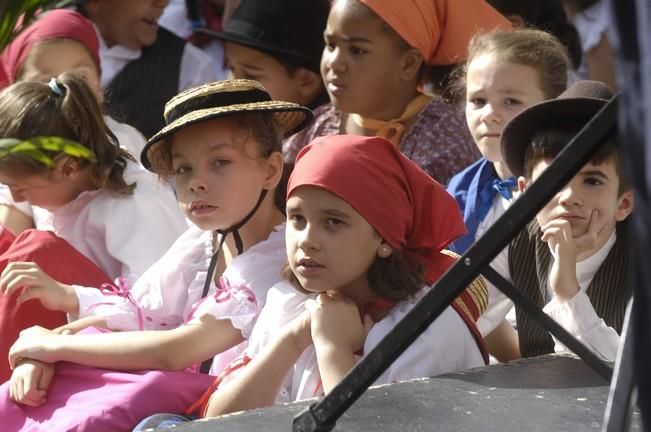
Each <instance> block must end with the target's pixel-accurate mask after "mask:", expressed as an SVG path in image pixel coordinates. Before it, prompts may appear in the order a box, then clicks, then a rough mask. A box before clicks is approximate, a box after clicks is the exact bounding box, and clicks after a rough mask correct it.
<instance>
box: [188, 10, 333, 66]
mask: <svg viewBox="0 0 651 432" xmlns="http://www.w3.org/2000/svg"><path fill="white" fill-rule="evenodd" d="M329 11H330V1H329V0H242V2H241V3H240V5H239V6H238V7H237V9H236V10H235V12H233V16H232V17H231V18H230V19H229V20H228V21H227V22H226V26H225V27H224V30H223V31H221V32H213V31H210V30H207V29H199V30H197V31H198V32H200V33H203V34H207V35H210V36H214V37H216V38H217V39H220V40H223V41H228V42H234V43H237V44H240V45H244V46H247V47H249V48H253V49H256V50H258V51H262V52H263V53H265V54H269V55H271V56H273V57H278V58H280V59H282V60H285V61H288V62H291V63H293V64H295V65H297V66H301V67H304V68H306V69H310V70H312V71H314V72H316V73H317V74H318V73H319V63H320V61H321V53H322V52H323V45H324V42H323V31H324V30H325V27H326V21H327V20H328V12H329Z"/></svg>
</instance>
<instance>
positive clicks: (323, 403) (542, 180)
mask: <svg viewBox="0 0 651 432" xmlns="http://www.w3.org/2000/svg"><path fill="white" fill-rule="evenodd" d="M617 100H618V96H615V97H614V98H613V99H612V100H611V101H609V102H608V103H607V104H606V105H605V106H604V107H603V108H602V109H601V110H600V111H599V112H598V113H597V114H596V115H595V116H594V117H593V118H592V120H591V121H590V122H588V124H587V125H586V126H585V127H584V128H583V129H581V131H579V133H578V134H577V135H576V136H575V137H574V138H573V139H572V140H571V142H570V143H569V145H568V146H567V147H566V148H564V149H563V151H562V152H561V153H560V154H559V155H558V157H557V158H556V159H555V160H554V162H553V163H552V164H551V165H550V166H549V167H548V168H547V169H546V170H545V171H544V172H543V173H542V174H541V176H540V177H539V178H538V179H537V180H536V181H535V182H533V183H532V184H531V186H530V187H529V188H528V189H527V192H526V193H524V194H522V196H520V198H518V199H517V200H516V201H515V202H514V203H513V205H512V206H511V207H510V208H509V209H508V210H507V211H506V212H505V213H504V214H503V215H502V217H500V218H499V220H498V221H497V222H496V223H495V224H494V225H493V226H492V227H490V228H489V229H488V230H487V231H486V233H485V234H484V235H483V236H482V237H481V238H479V239H478V240H477V242H476V243H475V244H474V245H473V246H471V247H470V249H468V251H467V252H466V253H465V254H464V255H463V256H462V257H461V258H460V259H459V261H458V262H457V263H456V264H455V265H454V266H452V267H451V268H450V269H449V270H448V271H447V272H446V273H445V274H444V275H443V276H442V277H441V278H440V279H439V281H438V282H436V283H435V284H434V287H435V289H431V290H430V291H429V292H428V293H427V294H426V295H425V296H424V297H423V298H422V299H421V300H420V301H419V302H418V303H417V304H416V305H415V306H414V308H413V309H412V310H411V311H410V312H409V313H408V314H407V315H406V316H405V317H404V318H403V319H402V320H401V321H400V322H398V324H396V326H395V327H394V328H393V329H392V330H391V331H390V332H389V333H388V334H387V335H386V336H385V337H384V339H382V341H380V343H379V344H378V345H377V346H376V347H375V348H374V349H373V350H371V351H370V352H369V353H368V354H367V355H366V356H365V357H364V358H363V359H362V360H361V361H360V362H359V363H358V364H357V365H356V366H355V367H354V368H353V369H352V370H351V371H350V372H349V373H348V374H347V375H346V376H345V377H344V378H343V379H342V381H341V382H340V383H339V384H338V385H337V386H336V387H335V388H333V389H332V391H331V392H330V393H329V394H328V395H326V396H325V397H324V398H323V399H321V400H320V401H319V402H317V403H315V404H313V405H311V406H310V407H308V408H307V409H306V410H304V411H303V412H301V413H300V414H298V415H297V416H296V417H295V418H294V421H293V425H292V428H293V431H294V432H320V431H329V430H331V429H332V428H334V426H335V424H336V422H337V420H338V419H339V417H341V416H342V415H343V414H344V412H346V410H347V409H348V408H349V407H350V406H351V405H352V404H353V403H354V402H355V401H356V400H357V399H358V398H359V397H360V396H361V395H362V394H363V393H364V392H365V391H366V389H367V388H368V387H369V386H370V385H371V384H373V382H375V380H377V378H378V377H379V376H380V375H381V374H382V373H383V372H384V371H385V370H386V369H387V368H388V367H389V366H390V365H391V363H393V361H394V360H395V359H396V358H398V356H400V354H402V353H403V352H404V351H405V350H406V349H407V348H408V347H409V345H411V343H412V342H413V341H414V340H416V338H417V337H418V336H419V335H420V334H421V333H422V332H423V331H425V329H427V327H428V326H429V325H430V324H431V323H432V322H433V321H434V320H435V319H436V318H437V317H438V316H439V315H440V314H441V313H442V312H443V310H445V308H447V307H448V306H449V305H450V303H451V302H452V301H453V300H454V299H455V298H456V297H457V296H459V295H460V294H461V293H462V291H463V290H464V289H465V288H466V286H467V285H468V284H469V283H470V282H471V281H472V280H473V279H475V278H476V277H477V276H478V275H479V274H480V273H482V274H484V275H485V276H487V279H488V280H489V281H491V282H493V283H494V284H495V285H496V286H497V287H498V288H499V289H502V290H503V291H504V293H505V294H506V295H507V296H509V297H510V298H511V300H513V301H514V303H515V304H517V305H519V306H520V307H522V308H523V309H524V310H525V311H527V313H530V314H531V316H532V318H533V319H535V320H537V321H538V322H539V323H540V324H541V325H542V326H543V327H545V329H546V330H548V331H549V332H550V333H551V334H552V335H554V336H555V337H556V338H557V339H559V340H560V341H561V342H563V343H564V344H565V345H566V346H567V347H568V348H570V349H571V350H572V351H574V353H575V354H577V355H578V356H579V357H581V358H582V359H583V360H584V361H585V362H586V363H587V364H588V365H589V366H590V367H592V368H593V369H594V370H595V371H596V372H597V373H598V374H599V375H601V376H602V377H604V379H606V380H609V379H610V377H611V376H612V368H611V366H610V365H609V364H608V363H606V362H603V361H602V360H600V359H599V358H598V357H597V356H596V355H595V354H593V353H592V352H591V351H590V350H589V349H588V348H587V347H585V346H584V345H583V344H582V343H581V342H580V341H578V340H577V339H576V338H574V337H573V336H572V335H570V334H569V333H567V332H566V331H565V330H564V329H563V328H562V327H561V326H559V325H558V324H556V323H555V322H554V321H553V320H552V319H551V318H548V317H547V315H545V314H544V313H543V312H542V311H541V310H540V308H538V307H537V306H535V305H533V304H532V303H531V302H530V301H528V300H526V299H525V298H524V297H523V296H519V295H517V294H519V292H518V291H517V290H516V289H515V288H513V287H512V286H511V285H510V283H509V282H507V281H506V280H504V279H503V278H501V277H500V276H499V274H497V273H496V272H495V271H493V270H492V269H491V268H490V266H489V264H490V262H491V261H492V260H493V259H494V258H495V256H497V254H498V253H499V252H500V251H501V250H502V249H504V247H505V246H506V245H507V244H508V243H509V242H510V241H511V240H512V239H513V238H514V237H515V236H516V235H517V234H518V233H519V232H520V231H521V230H522V229H523V228H524V227H525V226H526V224H527V223H528V222H529V221H530V220H532V219H533V218H534V217H535V215H536V213H538V211H540V209H541V208H542V207H543V206H544V205H545V204H546V203H547V202H548V201H549V200H550V199H551V198H553V197H554V195H555V194H556V193H557V192H558V191H559V190H560V189H561V188H562V187H563V186H564V185H565V184H567V183H568V182H569V181H570V179H571V178H572V177H573V176H574V175H575V174H576V173H577V172H578V171H579V170H580V169H581V167H583V166H584V165H585V164H586V163H588V162H589V161H590V159H591V157H592V155H594V154H595V152H596V151H597V150H598V149H599V148H600V147H601V145H602V144H603V143H604V142H605V141H606V140H607V139H609V138H611V137H614V136H615V134H616V132H617V129H616V126H617ZM495 282H497V283H495ZM505 283H506V284H507V285H508V286H509V287H510V288H508V287H506V285H505Z"/></svg>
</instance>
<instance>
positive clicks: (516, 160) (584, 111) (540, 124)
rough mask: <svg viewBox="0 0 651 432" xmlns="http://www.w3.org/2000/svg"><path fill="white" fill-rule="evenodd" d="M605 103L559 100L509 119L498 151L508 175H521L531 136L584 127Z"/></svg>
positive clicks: (536, 106)
mask: <svg viewBox="0 0 651 432" xmlns="http://www.w3.org/2000/svg"><path fill="white" fill-rule="evenodd" d="M607 102H608V101H607V100H604V99H597V98H572V99H570V98H565V99H562V98H559V99H552V100H548V101H545V102H541V103H539V104H536V105H533V106H531V107H529V108H527V109H525V110H524V111H522V112H520V113H519V114H518V115H516V116H515V117H513V119H511V121H510V122H509V123H507V125H506V126H505V127H504V130H503V131H502V137H501V141H500V147H501V148H500V150H501V153H502V159H503V160H504V162H505V163H506V165H507V166H508V168H509V171H511V173H512V174H513V175H514V176H516V177H519V176H523V175H524V162H525V161H524V157H525V153H526V151H527V148H529V146H530V145H531V139H532V138H533V135H534V134H535V133H536V132H537V131H539V130H541V129H542V128H546V127H550V126H554V125H558V126H563V125H564V124H568V123H569V124H581V125H585V124H586V123H588V121H590V119H591V118H592V117H593V116H594V115H595V114H596V113H597V112H599V110H600V109H601V108H603V106H604V105H606V103H607Z"/></svg>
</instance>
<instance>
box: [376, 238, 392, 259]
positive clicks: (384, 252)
mask: <svg viewBox="0 0 651 432" xmlns="http://www.w3.org/2000/svg"><path fill="white" fill-rule="evenodd" d="M392 253H393V248H392V247H391V246H390V245H389V243H387V242H385V241H384V240H382V243H380V246H378V248H377V256H379V257H380V258H387V257H388V256H389V255H391V254H392Z"/></svg>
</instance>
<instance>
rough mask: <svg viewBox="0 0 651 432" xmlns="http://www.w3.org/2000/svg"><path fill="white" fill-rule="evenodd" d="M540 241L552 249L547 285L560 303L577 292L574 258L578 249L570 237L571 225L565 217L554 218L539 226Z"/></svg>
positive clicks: (577, 284)
mask: <svg viewBox="0 0 651 432" xmlns="http://www.w3.org/2000/svg"><path fill="white" fill-rule="evenodd" d="M541 229H542V232H543V235H542V241H544V242H547V244H548V245H549V246H550V248H551V249H552V250H553V251H554V256H555V259H554V263H553V264H552V268H551V271H550V272H549V285H550V286H551V288H552V290H553V291H554V294H555V295H556V297H557V298H558V300H559V301H560V302H561V303H565V302H566V301H568V300H570V299H572V297H574V296H575V295H576V293H577V292H579V283H578V282H577V280H576V259H577V256H578V253H579V251H578V250H577V247H576V243H575V241H574V238H573V237H572V227H571V226H570V222H569V221H568V220H565V219H554V220H552V221H550V222H549V223H547V224H546V225H545V226H544V227H541Z"/></svg>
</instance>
